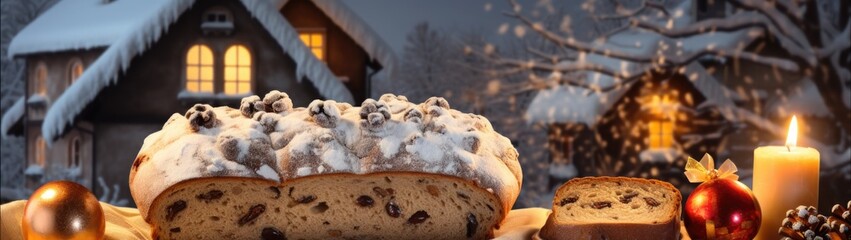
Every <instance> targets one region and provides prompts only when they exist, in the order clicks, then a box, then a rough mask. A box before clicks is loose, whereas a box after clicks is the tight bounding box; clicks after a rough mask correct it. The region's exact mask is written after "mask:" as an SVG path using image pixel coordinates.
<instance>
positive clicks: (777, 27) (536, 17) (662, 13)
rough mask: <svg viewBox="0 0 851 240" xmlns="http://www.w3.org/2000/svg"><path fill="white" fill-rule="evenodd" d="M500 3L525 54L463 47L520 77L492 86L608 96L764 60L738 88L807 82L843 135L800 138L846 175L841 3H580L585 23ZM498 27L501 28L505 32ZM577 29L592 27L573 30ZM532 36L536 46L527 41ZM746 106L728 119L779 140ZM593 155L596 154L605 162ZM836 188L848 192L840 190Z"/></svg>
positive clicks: (850, 109) (849, 134)
mask: <svg viewBox="0 0 851 240" xmlns="http://www.w3.org/2000/svg"><path fill="white" fill-rule="evenodd" d="M508 1H509V3H510V6H511V8H510V9H508V11H506V12H504V15H505V16H507V17H509V18H511V19H514V20H516V22H515V23H516V25H515V26H514V27H513V29H514V33H515V35H518V36H519V37H523V38H524V39H527V40H529V41H524V42H525V43H523V44H520V45H519V46H517V47H516V48H518V49H522V51H525V53H518V54H504V53H500V52H495V51H492V50H491V49H488V48H481V49H472V50H471V51H468V53H469V54H471V55H474V56H477V57H480V58H482V59H485V60H487V61H489V63H490V64H491V65H492V66H493V67H492V68H487V69H482V72H483V73H486V74H487V75H489V76H492V77H495V78H496V77H506V78H509V79H518V78H519V79H523V80H522V81H516V80H506V81H503V82H502V84H499V90H498V91H494V92H499V93H500V94H505V95H506V96H518V95H525V94H527V93H529V92H533V93H535V92H540V91H542V90H552V89H554V88H570V89H577V90H578V92H584V93H585V94H606V93H611V92H617V91H623V90H624V88H625V87H627V86H632V85H633V84H635V83H637V82H648V81H652V80H648V77H647V76H658V75H663V76H670V75H672V74H681V75H685V76H691V75H692V74H694V73H692V72H688V69H690V68H691V67H692V66H694V65H695V64H698V62H699V61H703V60H706V59H711V60H713V61H717V62H723V63H730V64H729V65H731V66H732V68H733V69H735V70H736V71H739V68H740V67H741V65H743V64H747V65H748V66H762V68H765V69H767V70H768V71H767V72H769V73H771V74H770V76H768V77H766V78H764V79H750V77H744V78H743V79H742V81H740V82H736V83H734V84H736V85H738V86H739V90H740V91H739V95H756V93H755V92H753V90H751V89H753V88H757V86H755V85H760V83H759V82H760V81H762V82H763V83H762V84H763V85H765V84H769V85H772V86H780V87H779V88H777V91H785V92H791V91H795V89H793V88H792V87H789V86H796V85H798V83H799V82H802V81H812V82H813V83H815V85H816V86H817V88H818V90H819V92H820V93H821V97H822V98H823V99H822V100H823V102H824V103H825V104H826V105H827V108H828V109H829V112H830V113H831V115H832V119H833V122H834V123H835V127H836V128H839V129H840V132H841V134H840V137H839V140H838V141H836V142H825V143H822V142H818V141H816V140H814V139H805V140H804V141H805V142H807V143H808V144H809V145H810V146H816V147H817V148H818V149H820V150H821V151H822V154H823V155H825V157H823V158H822V161H823V162H824V163H825V165H826V166H827V167H826V171H827V174H824V175H826V176H834V175H837V176H838V175H841V177H837V178H842V179H844V180H845V181H847V179H848V175H851V174H849V173H848V171H849V169H851V166H849V165H851V161H849V159H847V158H848V156H849V152H851V151H849V144H848V143H849V140H851V106H849V105H846V104H845V102H846V100H847V99H844V98H848V97H849V96H851V69H849V68H851V56H849V55H851V54H849V52H850V51H851V50H849V48H850V47H851V40H849V39H851V23H849V14H848V11H849V7H851V6H849V1H830V0H827V1H820V0H811V1H793V0H775V1H763V0H715V1H714V4H721V5H719V6H723V9H724V11H723V12H722V13H723V14H724V15H726V16H724V17H720V18H705V19H697V16H696V15H697V13H696V11H698V10H696V8H695V6H692V4H697V3H700V4H703V3H707V2H713V1H706V0H697V1H665V0H658V1H657V0H599V1H593V0H588V1H585V2H584V3H583V4H581V6H579V7H581V9H582V10H583V11H585V12H588V14H589V15H590V16H591V17H590V18H591V19H590V20H591V22H581V23H579V22H580V21H585V20H587V19H581V20H580V19H575V18H571V16H570V15H568V14H564V13H558V12H557V11H553V10H552V9H553V7H552V6H548V5H549V1H539V2H537V3H536V4H534V5H532V4H527V5H528V6H524V5H521V4H520V3H519V2H517V1H516V0H508ZM541 6H543V7H541ZM542 12H544V13H549V14H550V15H553V14H555V15H556V16H557V17H555V19H558V18H559V17H561V18H562V19H561V24H558V25H557V26H554V25H553V24H551V23H552V19H553V17H552V16H549V17H548V18H547V17H542V15H543V14H542ZM579 24H581V25H587V26H585V27H590V28H591V31H584V32H573V31H572V30H571V29H573V28H576V27H577V26H576V25H579ZM504 26H505V27H501V29H500V31H505V29H508V31H510V30H511V27H508V25H504ZM585 32H590V34H589V35H581V34H584V33H585ZM524 35H525V37H524ZM529 35H532V36H531V37H530V36H529ZM539 39H541V40H543V42H544V43H543V44H537V45H536V44H530V42H532V41H534V40H539ZM767 46H768V47H767ZM518 76H520V77H518ZM600 78H608V79H611V80H612V81H611V82H610V83H606V84H601V83H600V82H599V81H597V80H598V79H600ZM651 78H652V77H651ZM772 90H774V89H772ZM744 97H745V99H748V96H744ZM493 99H502V98H497V97H495V98H493ZM750 99H753V98H750ZM753 102H757V101H753ZM750 105H751V106H752V105H757V106H755V107H752V108H749V107H747V106H748V104H746V105H745V106H740V105H737V106H733V109H732V111H734V113H735V115H736V116H737V118H738V119H737V121H738V122H736V123H735V124H736V125H739V124H740V123H746V124H748V125H750V126H753V127H756V128H758V129H760V130H762V131H764V132H767V133H770V134H772V135H776V136H777V138H778V139H780V138H782V137H785V135H786V131H785V130H786V128H785V126H779V125H778V124H776V123H774V122H772V121H770V120H768V119H767V118H766V117H765V114H763V113H762V112H761V111H762V109H761V108H760V107H759V103H758V102H757V103H750ZM714 111H716V110H715V109H712V108H697V109H693V110H691V111H685V112H684V113H686V114H689V115H691V116H692V117H691V118H690V119H697V118H698V116H705V115H711V114H716V113H714ZM705 124H708V125H718V124H719V123H714V122H707V123H705ZM627 125H629V124H627ZM623 128H625V129H634V128H637V126H623ZM716 129H719V132H713V133H706V134H701V135H700V136H697V135H690V136H684V139H685V140H686V142H685V143H684V145H694V144H696V143H697V142H700V141H704V140H707V139H709V138H714V139H716V140H717V139H721V138H725V137H724V136H725V135H729V131H731V129H730V127H729V126H720V127H717V128H716ZM724 131H727V133H725V132H724ZM627 132H628V131H627ZM595 134H596V138H597V141H598V142H597V143H596V144H592V145H594V146H605V144H606V143H605V142H599V141H600V134H601V133H600V132H599V131H596V133H595ZM603 134H605V133H603ZM722 141H724V140H722ZM627 145H629V144H625V145H624V146H627ZM598 153H599V152H598ZM601 154H602V153H600V154H598V156H595V158H598V159H602V160H606V159H605V158H606V157H604V156H599V155H601ZM615 158H618V157H615ZM601 164H603V165H606V164H609V165H608V166H609V167H612V168H618V164H619V163H616V162H609V163H606V161H601ZM613 173H615V174H618V173H621V171H615V172H613ZM610 174H611V173H610ZM624 174H628V173H624ZM841 192H843V193H840V194H848V190H842V191H841Z"/></svg>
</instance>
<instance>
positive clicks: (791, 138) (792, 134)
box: [786, 115, 798, 148]
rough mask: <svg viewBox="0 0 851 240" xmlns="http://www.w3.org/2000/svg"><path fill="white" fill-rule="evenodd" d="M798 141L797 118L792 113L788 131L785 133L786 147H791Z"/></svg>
mask: <svg viewBox="0 0 851 240" xmlns="http://www.w3.org/2000/svg"><path fill="white" fill-rule="evenodd" d="M797 143H798V118H797V116H794V115H792V122H790V123H789V132H788V133H787V134H786V147H787V148H791V147H794V146H795V145H797Z"/></svg>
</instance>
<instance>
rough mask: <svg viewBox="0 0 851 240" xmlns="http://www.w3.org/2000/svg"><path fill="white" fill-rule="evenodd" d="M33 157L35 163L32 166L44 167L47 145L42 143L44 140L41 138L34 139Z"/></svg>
mask: <svg viewBox="0 0 851 240" xmlns="http://www.w3.org/2000/svg"><path fill="white" fill-rule="evenodd" d="M33 156H34V158H33V160H34V161H35V162H33V163H32V164H35V165H38V166H41V167H44V163H45V160H46V159H47V143H45V142H44V138H42V137H41V136H38V137H36V138H35V153H34V154H33Z"/></svg>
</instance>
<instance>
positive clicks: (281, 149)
mask: <svg viewBox="0 0 851 240" xmlns="http://www.w3.org/2000/svg"><path fill="white" fill-rule="evenodd" d="M388 171H412V172H424V173H435V174H443V175H449V176H455V177H461V178H466V179H471V180H473V181H474V182H475V183H476V184H478V185H479V186H480V187H482V188H485V189H487V188H490V189H493V191H494V194H496V195H497V196H498V197H499V198H500V199H503V201H504V202H505V203H506V204H507V205H508V206H506V208H510V207H511V204H513V201H514V199H516V196H517V193H518V190H519V188H520V182H521V178H522V176H521V172H520V166H519V163H518V162H517V152H516V150H514V148H513V147H512V146H511V143H510V142H509V140H508V139H507V138H505V137H503V136H501V135H499V134H498V133H496V132H495V131H494V130H493V127H492V126H491V125H490V123H489V122H488V121H487V119H485V118H484V117H481V116H478V115H473V114H466V113H462V112H459V111H457V110H453V109H451V108H450V107H449V104H448V103H447V102H446V100H444V99H443V98H430V99H428V100H427V101H426V102H424V103H421V104H414V103H411V102H408V101H407V99H406V98H405V97H404V96H395V95H392V94H385V95H384V96H382V97H381V98H380V99H379V100H372V99H368V100H366V101H364V104H363V106H362V107H353V106H351V105H349V104H347V103H337V102H334V101H330V100H328V101H322V100H316V101H314V102H312V103H311V104H310V105H309V106H308V107H307V108H293V107H292V101H291V100H289V99H288V96H287V95H286V94H284V93H281V92H277V91H273V92H270V93H269V94H267V95H266V96H265V97H264V98H263V100H260V98H259V97H256V96H252V97H248V98H245V99H243V101H242V104H241V105H240V109H233V108H229V107H215V108H214V107H211V106H209V105H201V104H199V105H196V106H193V107H192V108H191V109H190V110H189V111H187V113H186V114H184V115H183V116H181V115H178V114H175V115H173V116H172V117H171V118H170V119H169V120H168V122H167V123H166V124H165V125H164V126H163V129H162V130H160V131H158V132H156V133H153V134H151V135H150V136H148V137H147V138H146V139H145V143H144V145H143V146H142V149H141V150H140V152H139V154H138V157H137V159H136V161H135V162H134V164H133V168H132V170H131V175H130V185H131V191H132V194H133V196H134V199H135V200H136V203H137V206H138V207H139V209H140V211H141V213H142V215H143V216H145V217H146V218H147V211H148V208H149V207H150V205H151V203H152V202H153V200H154V198H156V197H157V196H158V195H159V194H160V193H161V192H163V191H164V190H166V188H168V187H169V186H172V185H174V184H176V183H179V182H182V181H186V180H190V179H196V178H205V177H216V176H230V177H248V178H262V179H268V180H271V181H274V182H278V183H280V182H282V181H286V180H287V179H292V178H298V177H304V176H310V175H316V174H327V173H356V174H366V173H373V172H388ZM509 203H510V204H509Z"/></svg>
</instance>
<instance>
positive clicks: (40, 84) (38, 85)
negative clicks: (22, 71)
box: [34, 63, 47, 95]
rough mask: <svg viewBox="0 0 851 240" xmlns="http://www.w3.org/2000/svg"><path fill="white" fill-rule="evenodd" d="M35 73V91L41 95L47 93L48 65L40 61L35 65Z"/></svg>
mask: <svg viewBox="0 0 851 240" xmlns="http://www.w3.org/2000/svg"><path fill="white" fill-rule="evenodd" d="M34 75H35V76H34V78H35V79H34V81H35V93H37V94H41V95H45V94H47V66H45V65H44V63H38V65H37V66H36V67H35V74H34Z"/></svg>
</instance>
